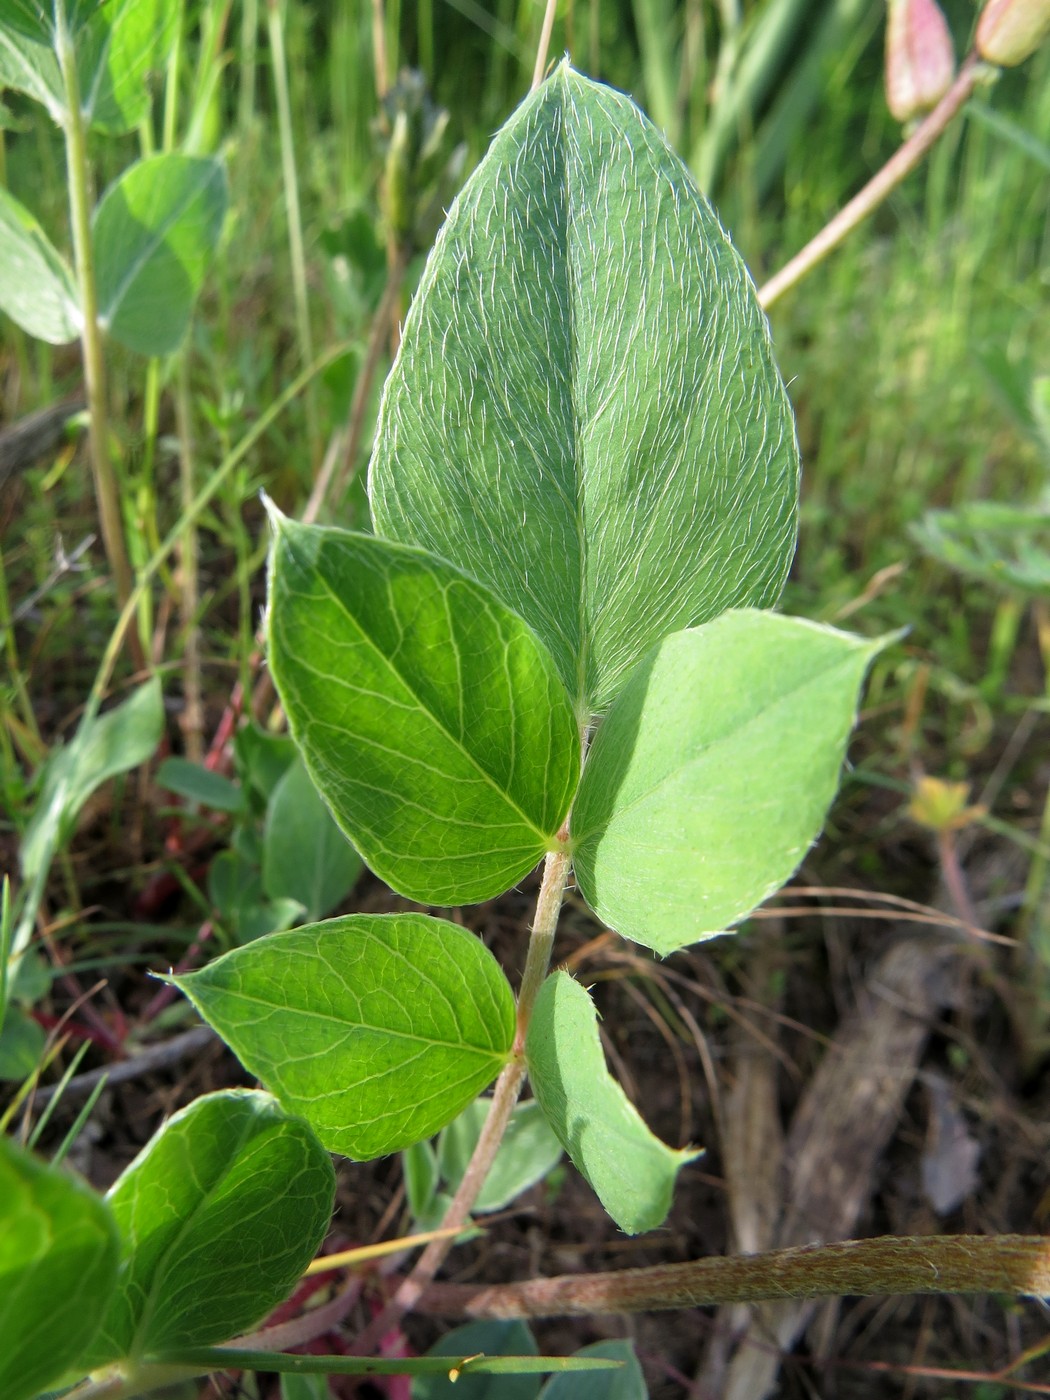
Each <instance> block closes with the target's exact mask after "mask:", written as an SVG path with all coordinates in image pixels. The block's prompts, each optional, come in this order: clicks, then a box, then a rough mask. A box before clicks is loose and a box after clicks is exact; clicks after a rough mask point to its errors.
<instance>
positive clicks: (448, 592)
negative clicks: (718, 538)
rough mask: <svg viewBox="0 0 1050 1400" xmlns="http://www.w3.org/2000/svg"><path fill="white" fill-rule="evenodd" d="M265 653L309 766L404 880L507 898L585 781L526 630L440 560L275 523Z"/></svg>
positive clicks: (365, 539)
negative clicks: (268, 657) (268, 642)
mask: <svg viewBox="0 0 1050 1400" xmlns="http://www.w3.org/2000/svg"><path fill="white" fill-rule="evenodd" d="M275 529H276V533H275V539H274V546H273V557H272V560H271V565H270V607H269V633H270V646H269V656H270V667H271V670H272V671H273V676H274V680H275V681H276V684H277V689H278V691H279V693H280V696H281V700H282V701H283V703H284V707H285V709H286V711H287V713H288V720H289V724H290V726H291V729H292V733H293V735H294V736H295V739H296V741H297V743H298V744H299V747H300V749H301V751H302V753H303V756H304V758H305V760H306V766H307V768H308V770H309V772H310V775H311V777H312V778H313V780H314V782H315V783H316V784H317V786H318V788H319V789H320V791H321V793H322V795H323V796H324V798H325V801H326V802H327V803H328V805H329V806H330V807H331V809H332V812H333V813H334V815H335V818H336V820H337V821H338V822H339V824H340V826H341V827H342V828H343V830H344V831H345V832H346V834H347V835H348V836H349V837H350V839H351V840H352V841H353V843H354V845H355V846H356V847H357V849H358V850H359V851H360V852H361V854H362V855H363V856H364V858H365V860H366V861H367V862H368V864H369V865H370V866H371V867H372V869H373V870H374V871H375V872H376V874H378V875H380V876H382V878H383V879H384V880H386V881H387V883H388V884H389V885H390V886H391V887H392V888H393V889H395V890H396V891H397V892H398V893H399V894H403V895H405V896H407V897H408V898H409V899H415V900H418V901H419V902H420V903H425V904H449V905H451V904H466V903H471V902H474V901H477V900H482V899H488V898H491V897H492V896H495V895H498V894H502V893H503V892H504V890H506V889H508V888H509V887H510V886H511V885H513V884H514V883H515V881H517V880H519V879H520V878H521V877H522V876H523V875H525V874H526V873H527V872H528V871H529V870H530V869H532V867H533V866H534V865H535V864H536V863H537V862H538V861H539V860H540V859H541V858H542V856H543V855H544V853H545V852H546V851H548V850H550V849H551V848H552V847H553V846H554V845H555V844H556V838H557V833H558V830H559V828H560V826H561V824H562V822H563V820H564V818H565V814H566V812H567V811H568V808H569V803H570V802H571V800H572V794H573V791H574V789H575V786H576V783H577V780H578V777H579V739H578V737H577V729H576V724H575V721H574V719H573V715H572V709H571V707H570V705H569V700H568V697H567V696H566V694H565V689H564V687H563V686H562V684H561V682H560V681H559V679H558V676H557V673H556V672H555V670H554V666H553V663H552V662H551V660H550V657H549V656H548V655H547V653H546V652H545V650H544V648H543V647H542V646H541V645H540V643H539V642H538V641H537V639H536V637H535V636H534V634H533V633H532V632H531V630H530V629H529V628H528V627H527V626H526V624H525V623H524V622H522V620H521V619H520V618H519V617H516V616H515V615H514V614H513V613H511V612H508V610H507V609H506V608H505V607H504V606H503V605H502V604H501V603H499V602H498V601H497V599H496V598H494V597H493V595H492V594H491V593H490V592H489V591H488V589H486V588H483V587H481V586H480V585H479V584H477V583H475V582H474V581H473V580H471V579H468V578H466V577H465V576H464V575H463V574H461V573H460V572H459V570H458V569H454V568H453V567H452V566H451V565H449V564H446V563H445V562H444V561H443V560H440V559H436V558H435V557H434V556H432V555H428V554H425V553H423V552H422V551H421V550H417V549H409V548H406V547H405V546H403V545H397V544H392V543H391V542H389V541H387V540H377V539H375V538H374V537H373V536H371V535H358V534H351V533H349V532H347V531H342V530H330V529H321V528H320V527H312V526H305V525H298V524H296V523H295V522H293V521H290V520H286V519H284V518H279V519H277V521H276V526H275Z"/></svg>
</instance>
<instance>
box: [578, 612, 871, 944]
mask: <svg viewBox="0 0 1050 1400" xmlns="http://www.w3.org/2000/svg"><path fill="white" fill-rule="evenodd" d="M884 645H885V640H881V641H875V642H871V641H867V640H865V639H864V638H862V637H853V636H850V635H849V634H848V633H845V632H837V631H835V630H834V629H833V628H831V627H823V626H820V625H819V624H817V623H813V622H805V621H802V620H801V619H799V618H792V617H781V616H778V615H777V614H775V613H763V612H744V611H742V612H732V613H726V614H725V615H724V616H722V617H720V618H718V619H717V620H716V621H714V622H710V623H708V624H707V625H706V626H705V627H699V628H696V629H693V630H689V631H685V632H678V633H675V634H674V635H673V636H671V637H668V638H666V640H665V641H663V642H661V643H660V645H659V646H657V647H656V648H654V650H653V651H652V652H651V653H650V654H649V656H647V657H646V658H645V660H644V661H642V662H641V663H640V664H639V666H638V668H637V670H636V672H635V673H634V674H633V675H632V677H631V679H630V681H629V682H628V684H627V686H626V688H625V689H624V691H623V694H622V695H621V696H620V698H619V700H618V701H617V703H616V705H615V706H614V708H613V709H612V711H611V712H610V714H609V715H608V717H607V718H606V720H605V721H604V723H603V724H602V726H601V728H600V729H599V731H598V734H597V736H596V738H595V741H594V743H593V745H592V746H591V750H590V752H589V754H588V755H587V764H586V768H585V770H584V776H583V781H582V782H581V784H580V792H579V796H578V798H577V801H576V804H575V806H574V808H573V815H572V834H573V843H574V844H573V863H574V867H575V870H576V878H577V880H578V882H579V886H580V890H581V891H582V893H583V896H584V898H585V899H586V900H587V902H588V904H590V906H591V908H592V909H594V910H595V912H596V913H598V914H599V915H600V916H601V917H602V918H603V919H605V920H606V922H607V923H608V924H609V925H610V927H612V928H614V929H616V930H617V932H619V933H622V934H623V935H624V936H625V937H627V938H633V939H634V940H635V942H637V943H644V944H645V945H646V947H648V948H653V949H655V951H656V952H658V953H670V952H673V951H674V950H675V949H676V948H682V947H685V945H686V944H689V943H695V942H696V941H697V940H699V939H702V938H710V937H712V936H713V935H714V934H717V933H722V932H724V931H725V929H726V928H727V927H728V926H729V925H730V924H732V923H734V922H736V921H737V920H739V919H742V918H743V917H744V916H745V915H746V914H748V913H750V911H751V910H752V909H754V908H755V907H756V906H757V905H759V904H761V903H762V901H763V900H764V899H767V898H768V897H769V896H770V895H771V894H773V893H774V891H775V890H777V889H779V888H780V886H781V885H782V884H783V883H784V881H785V880H787V879H788V878H789V877H790V876H791V875H792V874H793V872H794V871H795V870H796V869H797V867H798V865H799V862H800V861H801V860H802V857H803V856H804V855H805V853H806V851H807V850H808V849H809V846H810V844H811V843H812V842H813V841H814V840H815V839H816V837H817V836H818V835H819V834H820V830H821V828H822V826H823V825H824V819H825V816H826V815H827V811H828V808H829V806H830V805H831V801H832V798H833V797H834V795H835V791H836V789H837V787H838V782H839V773H840V771H841V768H842V761H843V759H844V757H845V752H846V743H847V741H848V739H849V734H850V730H851V729H852V728H853V724H854V720H855V719H856V713H857V699H858V695H859V692H860V686H861V682H862V681H863V679H864V673H865V671H866V670H867V667H868V664H869V662H870V661H871V659H872V657H873V656H874V655H875V654H876V652H878V651H879V650H880V649H881V648H882V647H883V646H884Z"/></svg>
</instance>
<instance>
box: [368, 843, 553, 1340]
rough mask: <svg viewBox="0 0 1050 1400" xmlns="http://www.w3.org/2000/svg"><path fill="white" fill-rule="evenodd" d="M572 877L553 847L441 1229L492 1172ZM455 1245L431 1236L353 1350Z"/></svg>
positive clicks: (418, 1290) (385, 1324) (387, 1324)
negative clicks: (502, 1060)
mask: <svg viewBox="0 0 1050 1400" xmlns="http://www.w3.org/2000/svg"><path fill="white" fill-rule="evenodd" d="M568 875H569V854H568V852H567V851H564V850H557V851H551V852H550V853H549V854H548V856H547V859H546V861H545V862H544V866H543V882H542V884H541V885H540V892H539V895H538V897H537V899H536V917H535V920H534V922H533V926H532V932H531V934H530V936H529V951H528V954H527V955H526V959H525V971H524V973H523V974H522V979H521V992H520V994H519V996H518V1016H517V1021H518V1024H517V1031H516V1033H515V1036H514V1047H513V1050H512V1058H511V1060H510V1062H509V1063H508V1064H507V1065H506V1066H505V1068H504V1070H503V1073H502V1074H501V1075H500V1077H499V1078H498V1079H497V1080H496V1087H495V1089H494V1090H493V1092H492V1102H491V1104H490V1107H489V1112H488V1117H487V1118H486V1119H485V1125H484V1127H483V1128H482V1130H481V1135H480V1137H479V1138H478V1142H477V1146H476V1147H475V1148H474V1153H473V1156H472V1157H471V1159H470V1161H469V1163H468V1164H467V1170H466V1171H465V1172H464V1174H463V1179H462V1181H461V1182H460V1183H459V1188H458V1189H457V1191H456V1194H455V1195H454V1196H453V1198H452V1204H451V1205H450V1206H449V1208H448V1210H447V1211H446V1212H445V1216H444V1219H443V1220H442V1222H441V1228H442V1230H458V1229H460V1227H461V1226H463V1225H465V1224H466V1222H467V1220H468V1219H469V1218H470V1212H471V1210H472V1209H473V1206H474V1202H475V1201H476V1200H477V1198H478V1196H479V1194H480V1192H481V1188H482V1187H483V1186H484V1184H485V1178H486V1177H487V1176H488V1174H489V1170H490V1168H491V1166H492V1163H493V1160H494V1158H495V1156H496V1151H497V1149H498V1148H499V1145H500V1143H501V1142H502V1141H503V1134H504V1133H505V1132H506V1130H507V1124H508V1122H509V1121H510V1115H511V1113H512V1112H513V1111H514V1105H515V1104H516V1103H517V1101H518V1095H519V1094H520V1093H521V1086H522V1084H523V1083H524V1082H525V1033H526V1031H527V1030H528V1025H529V1017H530V1016H531V1015H532V1007H533V1004H534V1003H535V1000H536V994H537V992H538V991H539V989H540V987H541V985H542V983H543V979H544V978H545V977H546V975H547V968H548V967H549V966H550V959H551V949H552V947H553V945H554V934H555V930H556V929H557V926H558V915H559V913H560V912H561V904H562V899H563V898H564V896H565V882H566V880H567V879H568ZM454 1243H455V1236H454V1235H453V1236H450V1237H447V1238H443V1239H438V1240H432V1241H431V1242H430V1244H428V1245H427V1247H426V1249H424V1251H423V1253H422V1254H421V1255H420V1256H419V1259H418V1261H417V1263H416V1265H415V1267H414V1268H413V1270H412V1272H411V1273H410V1274H409V1275H408V1276H407V1278H405V1280H404V1282H403V1283H402V1284H401V1286H400V1287H399V1288H398V1290H397V1292H396V1293H395V1294H394V1296H393V1297H392V1298H391V1299H390V1301H389V1302H388V1303H387V1305H386V1307H385V1308H384V1309H383V1310H382V1312H381V1313H380V1314H379V1315H378V1317H376V1318H374V1319H373V1320H372V1322H370V1323H369V1325H368V1326H367V1327H366V1328H365V1329H364V1331H363V1332H362V1333H361V1334H360V1336H358V1337H357V1338H356V1339H355V1342H354V1350H355V1351H356V1352H358V1353H360V1352H364V1351H368V1350H370V1349H371V1348H372V1347H373V1346H374V1345H375V1344H376V1342H377V1340H378V1339H379V1338H380V1337H382V1336H383V1334H384V1332H387V1331H389V1329H390V1328H391V1327H394V1326H396V1324H397V1323H398V1322H399V1321H400V1320H401V1318H402V1317H403V1316H404V1314H405V1313H407V1312H410V1311H411V1310H412V1309H413V1308H414V1307H415V1306H416V1304H417V1303H418V1301H419V1299H420V1297H421V1296H422V1294H423V1292H424V1290H425V1289H426V1288H427V1287H428V1285H429V1284H430V1283H431V1282H432V1280H433V1278H434V1275H435V1274H436V1273H437V1271H438V1269H440V1268H441V1265H442V1264H443V1263H444V1262H445V1258H446V1256H447V1255H448V1252H449V1250H450V1249H451V1248H452V1246H453V1244H454Z"/></svg>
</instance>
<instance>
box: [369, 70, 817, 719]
mask: <svg viewBox="0 0 1050 1400" xmlns="http://www.w3.org/2000/svg"><path fill="white" fill-rule="evenodd" d="M797 490H798V454H797V448H796V444H795V435H794V426H793V420H792V415H791V409H790V406H789V404H788V400H787V396H786V393H785V391H784V386H783V384H782V382H781V380H780V376H779V374H778V373H777V370H776V367H775V365H774V363H773V358H772V352H771V347H770V342H769V335H768V331H767V327H766V322H765V318H764V316H763V315H762V312H761V310H760V309H759V306H758V303H757V301H756V299H755V295H754V289H753V287H752V285H751V282H750V280H749V278H748V275H747V272H746V270H745V268H744V265H743V263H742V262H741V260H740V258H739V257H738V255H737V254H736V252H735V251H734V249H733V248H732V246H731V244H730V242H729V239H728V238H727V236H726V234H725V233H724V232H723V230H722V228H721V226H720V225H719V223H718V220H717V218H716V217H715V215H714V213H713V212H712V210H711V208H710V206H709V205H708V204H707V202H706V201H705V200H704V198H703V196H702V195H701V194H700V192H699V191H698V189H697V188H696V185H695V183H694V182H693V179H692V177H691V176H690V174H689V172H688V170H687V169H686V167H685V166H684V165H683V164H682V162H681V161H680V160H679V159H678V157H677V156H676V155H675V154H674V152H673V151H672V150H671V149H670V147H669V146H668V144H667V142H666V141H665V140H664V138H663V136H662V135H661V134H660V133H659V132H658V131H657V130H656V128H655V127H654V126H653V125H652V124H651V123H650V122H649V121H648V120H647V119H646V118H645V117H644V116H643V115H642V113H641V112H639V111H638V109H637V108H636V107H635V106H634V105H633V104H632V103H631V102H630V101H629V99H628V98H626V97H624V96H623V95H622V94H620V93H618V92H613V91H612V90H611V89H610V88H607V87H602V86H601V85H599V84H597V83H593V82H590V81H588V80H587V79H586V78H583V77H581V76H580V75H579V74H578V73H574V72H573V70H572V69H571V68H570V67H569V66H568V65H567V64H562V66H561V67H560V68H559V69H558V70H557V71H556V73H555V74H554V75H553V76H552V77H551V78H550V79H549V80H548V81H547V82H546V83H544V84H543V86H542V87H541V88H539V89H538V91H537V92H535V93H534V94H533V95H532V96H531V97H529V98H528V99H527V100H526V101H525V102H524V103H523V104H522V106H521V107H520V108H519V109H518V111H517V112H516V113H515V114H514V115H513V116H512V117H511V119H510V121H508V122H507V124H506V125H505V126H504V127H503V129H502V130H501V131H500V133H499V134H498V135H497V137H496V139H495V141H494V142H493V144H492V146H491V148H490V150H489V152H488V154H487V155H486V157H485V158H484V160H483V161H482V162H481V164H480V165H479V166H478V168H477V170H476V171H475V172H474V175H473V176H472V177H471V179H470V180H469V181H468V183H467V186H466V188H465V189H464V190H463V193H462V194H461V195H460V197H459V199H458V200H457V201H456V202H455V204H454V205H453V207H452V210H451V211H450V213H449V217H448V220H447V222H446V224H445V227H444V229H443V231H442V234H441V236H440V237H439V239H438V241H437V244H436V246H435V248H434V251H433V252H432V254H431V256H430V259H429V261H428V263H427V266H426V270H425V272H424V274H423V279H422V281H421V283H420V287H419V292H418V294H417V296H416V299H415V301H414V302H413V304H412V308H411V310H410V312H409V315H408V318H407V321H406V324H405V331H404V336H403V338H402V342H401V349H400V353H399V356H398V359H397V362H396V364H395V366H394V369H393V371H392V372H391V375H390V378H389V379H388V381H387V386H386V391H385V395H384V399H383V406H382V411H381V415H380V421H379V426H378V429H377V434H376V444H375V452H374V456H373V459H372V466H371V475H370V493H371V500H372V513H373V518H374V520H375V524H376V530H377V532H378V533H380V534H385V535H388V536H391V537H393V538H396V539H399V540H404V541H408V542H411V543H414V544H419V545H422V546H424V547H425V548H427V549H430V550H433V552H434V553H435V554H440V555H441V556H443V557H444V558H446V559H450V560H452V561H453V562H454V563H455V564H457V565H458V566H459V567H460V568H462V569H464V570H465V571H466V572H467V573H469V574H471V575H472V576H473V577H474V578H477V579H480V580H481V581H482V582H484V583H487V584H488V585H489V586H490V587H491V588H492V589H493V590H494V591H495V592H496V593H497V594H498V595H499V596H500V597H501V598H502V599H503V600H504V602H505V603H507V604H508V605H509V606H510V607H512V608H513V609H514V610H515V611H516V612H519V613H520V614H521V616H522V617H524V618H525V619H526V621H528V622H529V623H530V624H531V625H532V626H533V628H534V629H535V630H536V632H537V633H538V635H539V636H540V637H541V638H542V639H543V641H544V642H545V643H546V644H547V646H548V647H549V649H550V651H551V654H552V656H553V657H554V659H555V662H556V664H557V666H558V670H559V672H560V674H561V676H562V679H563V680H564V682H565V684H566V686H567V687H568V689H569V692H570V694H571V695H572V697H573V699H574V702H575V704H576V707H577V713H578V714H580V715H581V717H586V716H588V715H589V714H590V712H591V711H592V710H602V709H604V708H606V707H607V706H608V704H609V703H610V701H611V700H612V699H613V697H614V696H615V695H616V693H617V692H618V690H619V689H620V687H621V684H622V682H623V678H624V676H625V674H626V672H627V671H628V670H629V669H630V667H631V666H632V665H633V664H634V662H635V660H636V659H637V657H638V656H640V655H641V654H642V653H643V652H645V651H646V650H647V649H648V648H649V647H650V646H651V645H652V644H653V643H654V642H655V641H657V640H658V638H659V637H660V636H662V635H663V634H665V633H666V632H669V631H671V630H672V629H674V628H679V627H683V626H686V625H690V624H694V623H698V622H703V621H706V620H707V619H708V618H711V617H714V616H716V615H717V614H718V613H720V612H721V611H723V610H724V609H725V608H728V607H733V606H739V605H741V604H755V605H759V606H765V605H768V604H770V603H772V602H773V601H775V599H776V598H777V596H778V594H779V592H780V589H781V586H782V584H783V581H784V578H785V576H786V573H787V568H788V565H789V563H790V560H791V556H792V554H793V552H794V542H795V531H796V520H795V514H796V502H797Z"/></svg>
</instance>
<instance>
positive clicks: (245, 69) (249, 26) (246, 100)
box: [237, 0, 259, 140]
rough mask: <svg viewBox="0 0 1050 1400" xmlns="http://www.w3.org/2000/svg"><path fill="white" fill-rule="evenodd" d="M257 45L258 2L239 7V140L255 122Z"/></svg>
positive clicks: (249, 0)
mask: <svg viewBox="0 0 1050 1400" xmlns="http://www.w3.org/2000/svg"><path fill="white" fill-rule="evenodd" d="M258 43H259V0H244V3H243V4H242V6H241V90H240V94H239V96H238V99H237V127H238V130H239V132H240V136H241V139H242V140H243V139H244V137H245V136H246V135H247V134H248V132H249V131H250V130H251V127H252V123H253V122H254V120H255V64H256V51H257V49H258Z"/></svg>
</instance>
